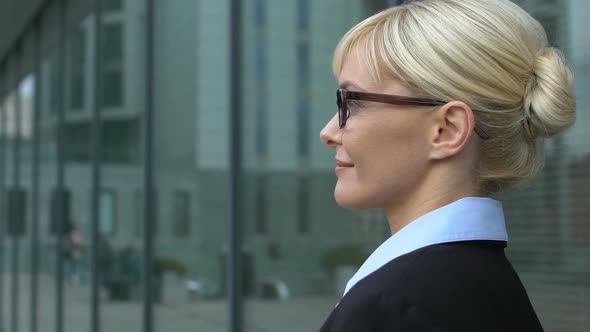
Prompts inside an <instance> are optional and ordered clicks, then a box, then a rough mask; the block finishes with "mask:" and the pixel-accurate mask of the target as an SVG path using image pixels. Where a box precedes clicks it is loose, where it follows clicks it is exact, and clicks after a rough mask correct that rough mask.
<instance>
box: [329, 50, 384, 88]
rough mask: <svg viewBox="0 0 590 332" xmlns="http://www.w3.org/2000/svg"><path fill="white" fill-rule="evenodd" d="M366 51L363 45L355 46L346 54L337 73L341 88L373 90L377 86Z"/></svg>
mask: <svg viewBox="0 0 590 332" xmlns="http://www.w3.org/2000/svg"><path fill="white" fill-rule="evenodd" d="M367 53H368V52H367V51H366V50H365V49H364V48H363V47H359V46H355V47H354V48H352V49H351V50H350V52H349V53H348V54H347V56H346V58H345V59H344V64H343V66H342V70H341V71H340V75H338V84H339V85H340V87H341V88H345V89H351V90H352V89H353V88H358V89H362V90H374V89H375V88H377V87H378V85H379V84H378V82H377V81H376V79H375V78H374V77H373V75H372V74H371V71H370V68H369V66H368V61H367V59H368V58H367V56H368V54H367Z"/></svg>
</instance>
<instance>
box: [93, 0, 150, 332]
mask: <svg viewBox="0 0 590 332" xmlns="http://www.w3.org/2000/svg"><path fill="white" fill-rule="evenodd" d="M145 2H146V1H144V0H126V1H112V0H111V1H103V2H102V6H103V16H102V27H101V29H102V31H101V36H102V40H101V46H100V48H99V49H93V51H94V52H95V53H96V54H97V55H98V56H101V63H102V71H101V73H100V75H102V77H101V78H102V86H100V87H99V88H100V89H102V91H101V100H100V102H99V105H100V106H101V109H100V111H101V120H102V121H101V124H100V128H101V136H102V170H101V172H102V174H103V176H102V187H103V190H102V194H101V200H100V216H99V220H100V238H101V240H100V243H101V244H100V246H99V249H100V250H99V257H100V258H99V260H100V262H101V263H100V270H101V280H102V282H101V286H102V287H101V291H102V299H103V302H102V310H103V313H102V321H101V328H102V329H103V330H104V331H109V330H110V331H116V330H121V329H122V328H124V329H126V330H128V331H141V330H142V326H143V320H142V301H143V298H144V297H143V295H142V292H143V289H142V280H144V278H145V275H144V274H143V265H142V260H143V247H144V246H143V240H144V236H145V234H144V232H143V225H144V216H145V213H144V212H145V205H144V204H143V199H144V194H143V193H144V192H145V188H144V186H143V185H144V163H143V153H142V151H143V145H142V144H141V142H142V138H141V135H142V126H143V125H144V121H145V115H144V112H145V95H144V91H145V84H146V82H145V58H146V53H145V37H146V36H145V34H146V29H145V28H146V23H145V17H146V10H145ZM123 3H124V6H123ZM126 63H131V64H132V65H130V66H124V64H126ZM127 85H129V86H131V87H132V88H130V89H125V88H124V87H125V86H127ZM156 204H157V203H154V205H156Z"/></svg>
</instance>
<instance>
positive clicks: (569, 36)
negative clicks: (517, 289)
mask: <svg viewBox="0 0 590 332" xmlns="http://www.w3.org/2000/svg"><path fill="white" fill-rule="evenodd" d="M524 6H525V8H526V9H527V11H528V12H530V13H531V14H532V15H533V16H534V17H535V18H537V19H538V20H539V21H540V22H541V24H543V26H544V27H545V29H546V30H547V35H548V37H549V41H550V43H551V44H552V45H556V46H557V47H559V48H561V49H562V50H563V51H564V53H565V55H566V58H567V60H568V62H569V63H570V65H571V66H572V68H573V71H574V79H575V82H574V86H575V94H576V102H577V117H578V118H577V120H576V124H575V125H574V127H573V128H572V129H570V130H568V131H566V132H565V133H564V134H563V135H560V136H559V137H556V138H554V139H551V140H549V141H548V142H546V146H545V155H546V164H545V169H544V170H543V173H542V174H541V176H539V178H538V179H537V180H536V181H535V183H534V184H533V185H532V186H531V187H530V188H528V189H527V190H525V191H523V192H521V193H512V194H507V195H504V196H502V201H503V202H506V203H505V211H506V218H507V220H508V221H509V223H508V226H509V234H510V236H511V245H510V246H509V247H508V248H509V250H508V256H509V258H510V259H511V261H512V262H513V264H514V267H515V268H516V270H517V271H518V272H519V274H520V277H521V279H522V280H523V283H524V284H525V287H526V288H527V291H528V293H529V296H530V297H531V301H532V302H533V305H534V307H535V309H536V310H537V315H538V316H539V319H540V320H541V322H542V323H543V326H544V328H545V330H546V331H576V332H577V331H580V332H581V331H585V330H587V329H588V326H590V320H588V314H587V313H588V308H590V298H588V296H584V294H587V292H588V289H590V279H589V278H588V275H590V265H589V264H588V263H587V262H588V257H589V255H590V241H588V239H590V236H588V234H590V225H589V224H588V223H586V222H582V221H583V220H587V218H588V213H590V211H588V209H587V206H589V203H590V192H588V190H587V189H586V188H588V186H587V185H586V184H587V183H588V181H589V180H590V173H589V172H588V171H587V169H588V167H587V166H588V160H589V158H588V155H589V153H590V149H589V148H588V147H589V145H588V141H589V140H590V137H589V136H588V131H587V130H586V129H585V128H587V127H586V126H587V124H588V122H589V121H588V120H589V119H590V118H589V117H588V114H589V113H588V109H589V107H590V93H589V91H590V90H589V87H590V43H589V42H588V38H586V37H584V36H585V34H586V32H585V31H587V29H588V13H590V3H587V2H584V1H569V2H563V1H539V2H530V1H528V2H525V3H524Z"/></svg>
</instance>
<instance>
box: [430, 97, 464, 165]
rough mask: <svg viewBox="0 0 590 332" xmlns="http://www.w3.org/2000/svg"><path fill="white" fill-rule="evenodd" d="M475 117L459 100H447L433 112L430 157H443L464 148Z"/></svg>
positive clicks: (455, 153)
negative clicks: (447, 101)
mask: <svg viewBox="0 0 590 332" xmlns="http://www.w3.org/2000/svg"><path fill="white" fill-rule="evenodd" d="M474 126H475V117H474V116H473V111H472V110H471V107H469V106H468V105H467V104H465V103H464V102H461V101H452V102H449V103H447V104H445V105H443V106H442V107H440V108H439V109H438V110H436V111H434V112H433V131H432V132H433V135H432V137H431V146H432V149H431V151H430V158H432V159H445V158H450V157H453V156H455V155H458V154H460V153H461V151H463V149H465V147H466V146H467V143H468V142H469V141H470V139H471V137H472V135H473V128H474Z"/></svg>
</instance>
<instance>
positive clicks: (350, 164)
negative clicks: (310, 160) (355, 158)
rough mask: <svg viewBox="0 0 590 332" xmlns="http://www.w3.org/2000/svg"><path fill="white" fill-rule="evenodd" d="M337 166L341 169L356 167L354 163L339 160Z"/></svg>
mask: <svg viewBox="0 0 590 332" xmlns="http://www.w3.org/2000/svg"><path fill="white" fill-rule="evenodd" d="M336 165H338V166H339V167H353V166H354V164H353V163H348V162H345V161H342V160H340V159H338V158H336Z"/></svg>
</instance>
